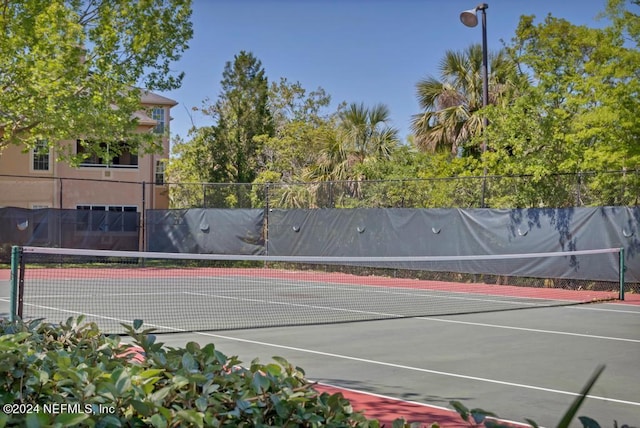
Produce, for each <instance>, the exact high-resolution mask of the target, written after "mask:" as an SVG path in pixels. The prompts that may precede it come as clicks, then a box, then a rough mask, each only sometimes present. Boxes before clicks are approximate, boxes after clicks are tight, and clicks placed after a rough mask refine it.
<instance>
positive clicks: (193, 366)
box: [182, 352, 198, 372]
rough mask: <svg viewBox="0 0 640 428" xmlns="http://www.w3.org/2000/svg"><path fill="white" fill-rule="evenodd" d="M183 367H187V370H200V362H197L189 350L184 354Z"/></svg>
mask: <svg viewBox="0 0 640 428" xmlns="http://www.w3.org/2000/svg"><path fill="white" fill-rule="evenodd" d="M182 367H184V368H185V370H187V371H189V372H196V371H198V363H197V362H196V360H195V359H194V358H193V355H191V354H190V353H188V352H185V353H184V354H183V355H182Z"/></svg>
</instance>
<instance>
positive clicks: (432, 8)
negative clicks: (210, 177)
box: [164, 0, 606, 141]
mask: <svg viewBox="0 0 640 428" xmlns="http://www.w3.org/2000/svg"><path fill="white" fill-rule="evenodd" d="M605 1H606V0H489V1H487V2H486V3H487V4H488V5H489V8H488V9H487V44H488V47H489V49H490V50H495V49H498V48H500V47H501V46H502V42H501V40H505V41H509V40H511V38H512V37H513V35H514V32H515V29H516V26H517V24H518V21H519V18H520V16H521V15H535V16H536V22H541V21H542V20H543V19H544V17H545V16H546V15H547V14H549V13H551V14H552V15H553V16H556V17H560V18H565V19H567V20H569V21H570V22H572V23H574V24H577V25H587V26H591V27H594V26H602V25H604V23H603V22H602V21H601V20H598V19H597V15H598V14H599V13H600V12H602V11H603V10H604V7H605ZM193 2H194V4H193V17H192V20H193V26H194V37H193V39H192V41H191V43H190V49H189V50H188V51H187V52H186V53H185V54H184V56H183V58H182V59H181V60H180V62H178V63H176V64H175V66H174V69H175V70H181V71H184V72H185V73H186V75H185V78H184V81H183V85H182V87H181V88H180V89H178V90H175V91H171V92H167V93H165V94H164V95H166V96H168V97H170V98H173V99H175V100H176V101H178V102H179V105H178V106H176V107H174V108H173V110H172V117H173V121H172V122H171V131H172V135H173V136H175V135H180V136H182V137H183V138H186V136H187V131H188V130H189V128H190V127H191V123H192V121H193V123H194V124H195V125H196V126H205V125H211V124H212V123H211V121H210V120H209V119H208V118H207V117H204V116H202V115H199V114H198V113H194V112H192V111H191V109H192V107H194V106H201V105H202V101H203V100H204V99H205V98H209V99H211V100H213V101H215V100H216V99H217V98H218V96H219V95H220V85H219V83H220V80H221V79H222V72H223V70H224V66H225V63H226V62H227V61H233V57H234V55H236V54H238V53H239V52H240V51H242V50H245V51H249V52H252V53H253V55H254V56H255V57H256V58H258V59H259V60H260V61H261V62H262V65H263V67H264V69H265V72H266V74H267V76H268V78H269V81H276V82H277V81H279V80H280V78H281V77H285V78H287V80H289V81H290V82H296V81H298V82H300V83H301V84H302V86H303V87H304V88H305V89H307V90H314V89H316V88H318V87H322V88H324V89H325V91H326V92H327V93H328V94H329V95H331V98H332V109H333V108H334V107H336V106H337V105H338V104H339V103H340V102H342V101H346V102H347V103H352V102H356V103H364V104H365V105H366V106H373V105H375V104H379V103H382V104H386V105H387V107H389V109H390V112H391V118H392V123H391V125H392V126H394V127H396V128H398V129H399V131H400V137H401V139H402V140H403V141H404V140H405V138H406V136H407V135H408V134H409V132H410V131H409V123H410V118H411V115H413V114H416V113H419V107H418V103H417V99H416V95H415V85H416V83H417V82H418V81H419V80H420V79H422V78H424V77H426V76H428V75H434V76H437V73H438V68H437V67H438V63H439V61H440V60H441V58H442V57H443V55H444V53H445V52H446V51H447V50H462V49H465V48H466V47H468V46H469V45H470V44H473V43H481V42H482V29H481V25H480V24H479V25H478V26H477V27H475V28H468V27H465V26H464V25H462V23H461V22H460V18H459V16H460V12H462V11H463V10H466V9H472V8H474V7H475V6H476V5H477V4H479V3H480V2H478V1H477V0H193Z"/></svg>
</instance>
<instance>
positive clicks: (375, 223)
mask: <svg viewBox="0 0 640 428" xmlns="http://www.w3.org/2000/svg"><path fill="white" fill-rule="evenodd" d="M639 222H640V208H639V207H580V208H557V209H555V208H554V209H551V208H539V209H538V208H531V209H513V210H498V209H412V208H357V209H288V210H280V209H272V210H263V209H185V210H151V211H147V212H145V214H144V216H142V217H141V218H140V214H139V213H135V212H104V211H103V212H93V211H91V212H89V211H82V210H55V209H41V210H27V209H19V208H0V244H2V248H3V254H2V258H3V260H4V261H5V262H7V261H8V248H9V247H10V246H11V245H31V246H41V247H63V248H89V249H109V250H134V251H138V250H146V251H151V252H165V253H166V252H168V253H200V254H238V255H241V254H244V255H268V256H331V257H379V256H394V257H399V256H466V255H495V254H525V253H544V252H558V251H576V250H592V249H603V248H623V249H624V257H625V264H626V267H627V268H626V272H625V276H626V280H627V281H628V282H640V237H639V235H640V227H639ZM4 250H7V251H4ZM529 269H530V271H529V273H531V274H533V273H535V274H538V273H548V274H554V276H560V277H574V276H575V277H583V276H586V277H588V278H590V279H602V280H617V278H611V277H612V276H614V275H615V272H616V270H617V261H616V260H615V256H614V255H611V256H609V257H601V258H599V262H598V263H576V261H575V260H572V259H571V258H569V259H568V260H566V262H565V263H564V264H563V265H562V266H557V265H553V266H552V265H548V264H545V263H530V268H529ZM523 274H526V272H523Z"/></svg>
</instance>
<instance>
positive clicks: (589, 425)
mask: <svg viewBox="0 0 640 428" xmlns="http://www.w3.org/2000/svg"><path fill="white" fill-rule="evenodd" d="M578 420H579V421H580V422H582V426H583V428H600V424H599V423H598V422H596V421H594V420H593V419H591V418H590V417H587V416H580V417H579V418H578Z"/></svg>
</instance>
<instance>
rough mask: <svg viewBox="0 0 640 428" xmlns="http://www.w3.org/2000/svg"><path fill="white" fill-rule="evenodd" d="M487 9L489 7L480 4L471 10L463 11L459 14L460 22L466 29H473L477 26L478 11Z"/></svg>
mask: <svg viewBox="0 0 640 428" xmlns="http://www.w3.org/2000/svg"><path fill="white" fill-rule="evenodd" d="M488 8H489V5H488V4H486V3H480V4H479V5H478V6H476V7H475V8H473V9H469V10H465V11H464V12H462V13H461V14H460V22H462V23H463V24H464V25H466V26H467V27H475V26H476V25H478V11H479V10H481V11H483V12H484V11H485V10H487V9H488Z"/></svg>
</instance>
